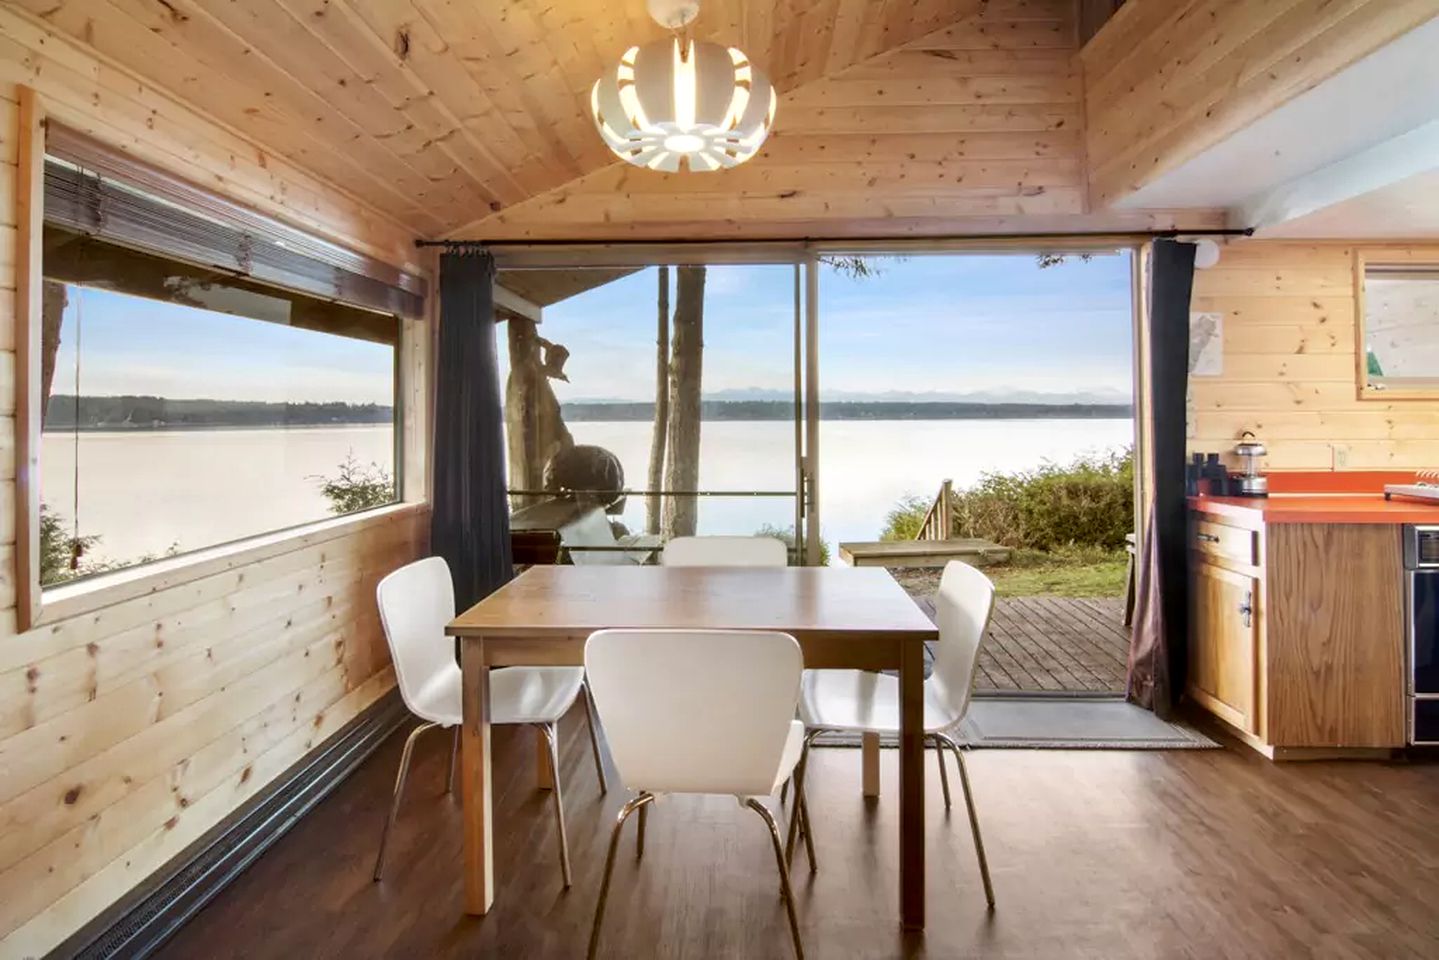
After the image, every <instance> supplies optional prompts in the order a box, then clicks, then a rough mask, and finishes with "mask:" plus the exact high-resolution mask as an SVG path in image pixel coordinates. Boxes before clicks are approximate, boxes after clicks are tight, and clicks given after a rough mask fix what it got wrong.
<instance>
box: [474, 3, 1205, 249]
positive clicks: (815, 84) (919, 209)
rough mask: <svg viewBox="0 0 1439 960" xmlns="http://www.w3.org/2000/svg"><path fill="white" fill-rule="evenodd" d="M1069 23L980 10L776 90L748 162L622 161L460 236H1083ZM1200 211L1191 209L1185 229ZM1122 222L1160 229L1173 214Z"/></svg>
mask: <svg viewBox="0 0 1439 960" xmlns="http://www.w3.org/2000/svg"><path fill="white" fill-rule="evenodd" d="M1074 15H1075V6H1074V4H1073V2H1072V0H1005V2H996V3H986V4H983V5H981V6H980V7H979V8H978V12H977V13H975V14H973V15H971V16H969V17H967V18H965V19H963V20H961V21H959V22H958V23H956V24H954V25H952V26H949V27H945V28H943V29H940V30H937V31H934V32H933V33H930V34H928V35H927V36H925V37H923V38H921V39H919V40H915V41H912V42H910V43H908V44H906V45H904V46H903V47H901V48H899V49H897V50H893V51H890V52H888V53H883V54H880V55H878V56H875V57H872V58H870V59H868V60H865V61H863V62H860V63H858V64H856V65H854V66H851V67H849V68H847V69H844V70H840V71H838V72H836V73H833V74H831V75H830V76H827V77H823V78H820V79H816V80H813V81H811V82H808V83H805V84H803V85H801V86H799V87H798V88H796V89H794V90H793V91H791V92H789V93H787V94H785V95H783V96H782V97H781V100H780V107H779V111H778V115H777V119H776V125H775V130H774V131H773V132H772V133H771V135H770V138H769V140H768V142H766V144H765V145H764V147H763V148H762V149H761V151H760V154H759V155H758V156H757V157H755V158H754V159H753V160H751V161H749V162H748V163H746V164H744V165H743V166H741V167H738V168H736V169H734V170H729V171H725V172H723V173H713V174H691V173H685V172H681V173H674V174H665V173H659V172H656V171H653V170H646V169H642V168H638V167H633V166H630V165H628V164H625V163H621V162H618V161H616V162H614V163H611V164H610V165H609V166H606V167H604V168H603V169H600V170H598V171H595V172H593V173H590V174H588V175H586V176H583V177H581V178H579V179H577V180H575V181H573V182H571V183H568V184H566V185H565V186H562V187H560V188H558V189H555V190H551V191H549V192H548V193H544V194H541V195H540V196H538V197H536V198H534V199H531V200H528V201H525V202H522V203H519V204H516V205H514V206H511V207H509V208H507V209H505V210H503V211H501V212H500V213H498V214H496V215H494V216H490V217H487V218H485V219H482V220H480V221H477V222H475V223H472V224H469V225H467V226H465V227H462V228H460V229H459V230H457V231H455V232H454V235H455V236H465V237H482V238H485V239H525V238H570V239H593V238H604V237H622V236H650V237H664V238H672V237H687V238H713V237H726V236H735V237H744V238H749V239H753V238H757V237H766V236H768V237H776V236H778V237H796V236H828V237H835V236H864V235H867V234H870V235H883V236H898V235H905V234H926V233H928V234H935V233H977V232H1004V231H1005V230H1022V231H1025V232H1043V231H1045V230H1062V229H1081V230H1082V229H1089V228H1090V227H1091V226H1094V225H1093V224H1088V225H1087V224H1085V223H1084V222H1076V221H1077V220H1080V221H1082V215H1083V214H1084V213H1085V210H1086V205H1085V173H1084V145H1083V122H1084V117H1083V110H1082V103H1081V89H1080V78H1079V71H1078V63H1077V60H1076V57H1075V54H1076V51H1077V41H1076V33H1075V30H1076V24H1075V22H1074ZM1203 218H1204V214H1203V213H1202V212H1198V211H1196V212H1194V213H1193V215H1192V216H1190V217H1189V218H1188V219H1187V220H1186V222H1187V223H1193V222H1195V221H1199V220H1201V219H1203ZM1124 222H1126V223H1133V224H1140V225H1144V226H1148V225H1149V224H1151V223H1160V224H1161V225H1164V226H1168V225H1170V223H1171V222H1172V218H1170V217H1169V216H1167V215H1166V214H1164V213H1163V212H1160V213H1158V214H1154V215H1135V216H1132V217H1129V218H1127V219H1125V220H1124ZM1118 223H1119V220H1118V219H1116V220H1115V221H1114V224H1111V225H1117V224H1118ZM1099 226H1101V227H1102V226H1104V225H1099Z"/></svg>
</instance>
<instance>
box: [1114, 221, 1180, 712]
mask: <svg viewBox="0 0 1439 960" xmlns="http://www.w3.org/2000/svg"><path fill="white" fill-rule="evenodd" d="M1193 285H1194V245H1193V244H1191V243H1181V242H1179V241H1176V240H1157V241H1155V243H1154V247H1153V250H1152V252H1151V254H1150V258H1149V328H1148V333H1149V378H1148V380H1149V397H1148V401H1149V402H1148V409H1149V415H1150V417H1151V419H1152V422H1153V428H1154V429H1153V441H1152V443H1151V445H1150V451H1149V453H1150V457H1151V462H1152V467H1151V473H1150V477H1151V478H1152V489H1151V493H1152V501H1151V504H1150V508H1149V515H1148V518H1147V519H1148V523H1147V525H1146V527H1145V529H1146V530H1147V531H1148V536H1147V537H1146V538H1145V540H1144V543H1143V544H1142V547H1141V550H1140V554H1139V557H1138V558H1137V562H1136V568H1137V569H1136V574H1137V579H1136V591H1135V615H1134V627H1133V633H1132V635H1131V637H1130V641H1129V682H1128V696H1129V699H1130V700H1132V701H1134V702H1135V703H1137V704H1139V705H1140V706H1142V707H1148V708H1149V709H1151V710H1153V711H1154V712H1155V713H1157V714H1159V715H1160V716H1161V717H1167V716H1169V714H1170V713H1171V712H1172V711H1173V709H1174V706H1175V704H1176V703H1177V702H1178V700H1179V697H1180V695H1181V694H1182V693H1183V692H1184V674H1185V671H1186V669H1187V665H1188V655H1189V654H1188V630H1189V554H1188V548H1187V546H1186V543H1185V539H1186V529H1187V527H1188V504H1187V502H1186V500H1185V493H1184V443H1185V422H1184V421H1185V397H1186V394H1187V392H1188V387H1189V295H1190V291H1191V289H1192V287H1193Z"/></svg>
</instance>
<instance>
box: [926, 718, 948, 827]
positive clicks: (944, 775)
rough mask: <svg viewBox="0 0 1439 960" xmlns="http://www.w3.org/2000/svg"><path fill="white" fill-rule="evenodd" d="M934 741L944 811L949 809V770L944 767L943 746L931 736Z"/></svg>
mask: <svg viewBox="0 0 1439 960" xmlns="http://www.w3.org/2000/svg"><path fill="white" fill-rule="evenodd" d="M930 739H931V740H933V741H934V759H936V760H938V761H939V785H940V786H941V787H943V788H944V809H946V810H948V809H949V768H948V767H946V766H945V765H944V744H942V743H940V742H939V737H935V736H931V737H930Z"/></svg>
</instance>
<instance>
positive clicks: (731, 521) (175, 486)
mask: <svg viewBox="0 0 1439 960" xmlns="http://www.w3.org/2000/svg"><path fill="white" fill-rule="evenodd" d="M570 429H571V432H572V433H573V434H574V437H575V441H576V442H577V443H593V444H598V445H600V446H603V447H606V448H608V449H610V450H612V451H613V452H614V453H615V454H616V455H617V456H618V457H619V458H620V461H621V463H623V464H624V467H625V479H626V482H627V484H628V485H629V486H631V487H633V488H643V487H644V485H645V472H646V470H647V465H648V463H649V446H650V425H649V424H647V423H629V422H626V423H574V424H571V425H570ZM820 429H821V443H820V471H821V473H820V475H821V489H820V502H821V507H822V510H823V515H824V520H823V524H822V532H823V535H824V538H825V539H826V540H828V541H830V542H831V543H835V542H838V541H840V540H868V539H873V538H875V537H877V536H878V535H879V531H880V529H881V528H882V527H883V525H884V517H885V513H886V512H887V511H888V510H889V509H890V508H891V507H892V506H893V505H894V503H895V501H897V500H898V499H899V498H900V497H903V496H905V495H906V494H916V495H919V496H922V497H925V498H929V497H932V496H933V495H934V492H935V491H936V490H937V489H938V488H939V484H940V482H941V481H942V480H944V479H945V478H946V477H948V478H952V479H953V480H954V481H955V482H956V483H957V484H959V485H961V486H962V485H964V484H967V483H970V482H973V481H974V480H975V479H976V478H977V477H978V476H979V475H980V473H982V472H984V471H987V470H999V471H1006V470H1016V469H1022V468H1026V467H1033V466H1037V465H1038V464H1040V463H1041V462H1043V461H1044V460H1046V459H1048V460H1056V461H1061V462H1063V461H1067V460H1069V459H1071V458H1073V457H1074V456H1076V455H1077V454H1080V453H1086V452H1099V451H1106V450H1113V449H1117V448H1121V447H1124V446H1126V445H1128V444H1129V443H1131V442H1132V436H1133V426H1132V424H1131V422H1130V421H1129V420H931V421H926V420H896V421H845V420H827V421H824V422H823V423H822V424H821V427H820ZM78 452H79V459H80V470H79V475H80V503H79V517H80V532H81V533H82V534H84V535H98V536H100V537H101V538H102V540H101V542H100V544H99V546H98V547H97V548H96V550H95V554H96V555H97V556H103V557H108V558H117V559H118V558H127V557H134V556H138V555H140V554H143V553H158V552H163V551H164V550H165V549H167V548H168V547H169V546H170V545H171V544H173V543H178V544H179V545H180V547H181V548H182V549H195V548H199V547H203V546H208V545H211V544H215V543H223V542H226V541H229V540H234V539H238V538H240V537H245V536H249V535H252V534H255V533H260V532H264V531H267V530H274V529H278V528H281V527H286V526H292V525H294V524H299V523H305V522H307V521H310V520H316V519H320V518H323V517H325V516H328V515H329V514H328V504H327V502H326V501H325V499H324V497H322V496H321V495H320V491H319V487H318V482H317V477H319V476H321V475H325V474H333V473H334V472H335V470H336V468H337V466H338V465H339V464H340V462H341V461H343V460H344V459H345V457H346V456H347V455H349V454H353V455H354V456H355V457H356V459H358V460H360V461H361V462H363V463H369V462H371V461H374V462H377V463H379V464H381V465H383V466H384V467H386V468H387V469H389V468H391V467H392V465H393V462H394V455H393V441H392V434H391V430H390V428H389V427H375V426H354V427H324V428H311V429H303V430H204V431H157V432H136V433H85V434H81V435H80V436H79V450H78ZM75 454H76V441H75V437H74V436H73V435H70V434H47V435H46V436H45V440H44V447H43V451H42V455H43V458H44V459H43V462H42V476H43V482H44V497H45V501H46V503H47V504H49V505H50V506H51V508H53V509H55V510H57V511H58V512H59V513H60V514H62V515H64V516H65V517H66V519H67V522H68V521H69V520H70V519H71V518H73V516H74V508H73V505H72V504H73V496H74V484H73V477H74V469H75ZM700 486H701V488H702V489H709V490H737V489H764V490H793V489H794V427H793V425H792V424H789V423H782V422H774V421H765V422H737V421H710V422H706V423H705V424H704V425H703V428H702V439H701V452H700ZM622 519H623V520H624V522H625V523H627V524H628V525H629V526H630V528H631V529H632V530H639V529H642V528H643V526H644V503H643V502H642V501H641V500H640V499H638V498H632V499H631V501H630V503H629V504H628V505H627V507H626V510H625V513H624V516H623V517H622ZM793 522H794V503H793V500H791V499H788V498H784V499H779V498H774V499H769V498H766V499H758V498H748V497H746V498H739V497H735V498H707V499H704V500H702V501H701V502H700V530H701V532H704V533H753V532H754V531H755V529H757V528H758V527H759V526H761V525H762V524H765V523H770V524H774V525H776V526H780V527H787V526H790V525H791V524H793Z"/></svg>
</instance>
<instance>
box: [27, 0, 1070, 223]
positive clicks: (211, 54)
mask: <svg viewBox="0 0 1439 960" xmlns="http://www.w3.org/2000/svg"><path fill="white" fill-rule="evenodd" d="M10 2H12V3H14V4H16V5H18V6H19V7H21V8H24V9H26V10H28V11H29V12H30V13H32V14H33V15H35V16H36V17H38V18H39V19H41V20H42V21H44V22H45V23H46V24H48V25H49V26H50V27H51V28H53V29H55V30H58V31H60V32H63V33H65V34H69V35H70V36H72V37H74V38H75V39H77V40H79V41H81V42H82V43H85V44H87V45H89V46H91V47H93V48H94V49H95V50H96V51H97V52H99V53H100V54H102V55H103V56H105V57H107V58H109V59H110V60H112V61H114V62H115V63H118V64H119V65H120V66H122V67H124V68H127V69H128V70H130V71H133V72H134V73H136V74H138V75H140V76H141V77H144V78H145V79H147V80H150V81H152V82H155V83H157V84H159V85H161V86H163V87H165V88H167V89H168V90H170V91H171V92H172V93H174V94H175V95H177V96H179V97H180V98H182V99H184V100H186V101H187V102H189V103H191V104H192V105H194V106H196V107H198V108H199V109H200V110H202V111H204V112H205V113H207V114H209V115H211V116H213V117H215V118H216V119H218V120H220V121H221V122H223V123H226V124H228V125H230V126H231V127H233V128H235V129H236V130H237V131H239V132H241V133H242V134H245V135H246V136H248V137H249V138H250V139H252V140H253V141H255V142H256V143H258V144H263V145H264V146H265V148H266V149H268V150H270V151H273V152H274V153H277V154H279V155H281V156H283V157H285V158H287V159H289V160H291V161H293V162H294V163H296V164H298V165H300V166H302V167H304V168H307V169H309V170H311V171H313V172H315V173H316V174H318V175H320V176H323V177H325V178H327V179H329V180H330V181H331V182H333V183H334V184H336V185H337V186H339V187H341V188H343V189H346V190H348V191H349V192H351V193H353V194H355V195H356V196H357V197H359V198H361V199H363V200H364V201H365V202H366V203H367V204H369V205H370V206H372V207H374V208H375V209H377V210H378V211H380V212H382V213H385V214H387V215H389V216H391V217H393V218H394V219H396V220H398V221H400V222H401V223H403V224H405V225H406V226H408V227H410V228H411V229H413V230H415V231H416V233H419V234H427V235H433V234H439V233H443V232H445V231H446V230H447V229H451V228H454V227H456V226H459V225H463V224H467V223H472V222H474V221H476V220H480V219H482V218H484V217H486V216H489V215H492V214H494V213H496V212H498V211H501V210H503V209H506V208H508V207H510V206H512V205H514V204H517V203H519V202H521V201H524V200H526V199H528V198H531V197H534V196H536V195H538V194H541V193H544V192H546V191H549V190H552V189H554V188H556V187H559V186H561V185H563V184H565V183H568V182H570V181H573V180H575V179H577V178H580V177H582V176H584V175H585V174H588V173H591V172H593V171H595V170H598V169H600V168H602V167H604V166H606V165H608V164H609V163H611V162H613V157H612V155H611V154H610V153H609V152H608V150H607V149H606V148H605V147H604V145H603V144H602V143H601V141H600V139H599V137H598V136H597V135H596V134H595V131H594V129H593V125H592V121H591V119H590V117H589V111H588V102H589V90H590V86H591V85H592V84H593V83H594V81H595V78H596V77H597V76H599V73H600V71H601V70H602V69H603V68H604V67H605V66H606V65H608V64H610V63H612V62H614V61H615V60H616V59H617V58H618V57H619V56H620V54H621V53H622V52H623V51H624V50H625V49H626V48H627V47H628V46H630V45H632V44H636V43H643V42H648V41H650V40H653V39H657V38H660V37H662V36H663V35H664V31H663V30H662V29H661V28H660V27H659V26H658V25H656V24H655V23H654V22H653V21H651V20H650V18H649V16H648V14H647V13H646V11H645V3H644V0H510V2H498V0H245V2H234V0H10ZM991 2H994V3H996V4H999V5H1003V6H1005V7H1010V8H1016V9H1023V8H1024V7H1025V6H1027V5H1028V4H1029V3H1030V2H1031V0H883V2H878V0H778V2H776V0H705V3H704V5H703V8H702V10H701V13H700V18H699V20H698V22H697V24H696V29H697V32H698V33H699V34H700V35H701V36H703V37H705V38H707V39H713V40H716V41H722V42H725V43H730V44H736V45H738V46H740V47H742V48H743V49H744V50H745V51H746V52H748V53H749V54H750V56H751V57H753V58H754V59H755V60H756V62H758V63H760V64H762V65H764V67H765V68H766V69H767V70H768V72H769V74H770V76H771V78H772V79H773V80H774V82H775V85H776V87H777V88H778V89H779V90H780V91H781V92H786V91H790V90H794V89H796V88H798V87H800V86H802V85H804V84H806V83H809V82H812V81H815V80H818V79H820V78H821V77H823V76H827V75H830V74H833V73H836V72H838V71H840V70H842V69H844V68H845V67H848V66H851V65H853V64H856V63H859V62H860V61H863V60H865V59H868V58H870V57H873V56H875V55H877V54H880V53H882V52H884V51H886V50H891V49H894V48H896V47H899V46H901V45H903V44H904V43H906V42H908V41H910V40H913V39H916V38H918V37H922V36H924V35H926V34H929V33H931V32H933V31H934V30H936V29H938V28H940V27H943V26H946V25H947V24H950V23H953V22H956V21H958V20H960V19H962V18H964V17H966V16H971V15H973V14H974V13H975V12H976V11H977V10H980V9H983V8H985V7H987V6H988V5H989V4H990V3H991ZM1040 5H1041V6H1047V5H1048V4H1045V3H1043V2H1041V3H1040ZM262 159H263V157H262Z"/></svg>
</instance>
